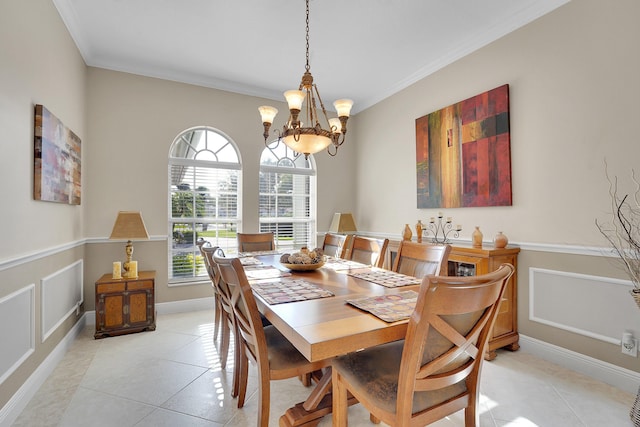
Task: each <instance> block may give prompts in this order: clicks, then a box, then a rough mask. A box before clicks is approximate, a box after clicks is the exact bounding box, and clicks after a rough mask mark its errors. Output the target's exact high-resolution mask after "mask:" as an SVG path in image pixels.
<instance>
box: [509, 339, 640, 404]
mask: <svg viewBox="0 0 640 427" xmlns="http://www.w3.org/2000/svg"><path fill="white" fill-rule="evenodd" d="M519 344H520V347H521V349H522V351H526V352H527V353H531V354H533V355H535V356H537V357H539V358H541V359H544V360H548V361H549V362H552V363H555V364H557V365H560V366H563V367H565V368H567V369H571V370H573V371H576V372H580V373H581V374H584V375H588V376H590V377H591V378H595V379H597V380H598V381H602V382H604V383H607V384H611V385H612V386H614V387H617V388H619V389H620V390H624V391H626V392H629V393H632V394H636V393H637V392H638V386H640V373H638V372H635V371H631V370H629V369H626V368H622V367H620V366H616V365H612V364H611V363H608V362H603V361H602V360H598V359H594V358H592V357H589V356H585V355H584V354H580V353H576V352H575V351H571V350H567V349H566V348H562V347H558V346H556V345H553V344H549V343H546V342H544V341H540V340H537V339H535V338H531V337H527V336H526V335H520V341H519Z"/></svg>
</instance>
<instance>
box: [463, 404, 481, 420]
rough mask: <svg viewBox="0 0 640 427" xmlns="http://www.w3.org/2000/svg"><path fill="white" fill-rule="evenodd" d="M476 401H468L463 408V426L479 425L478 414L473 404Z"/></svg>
mask: <svg viewBox="0 0 640 427" xmlns="http://www.w3.org/2000/svg"><path fill="white" fill-rule="evenodd" d="M475 403H476V402H473V399H472V401H471V402H470V403H469V406H467V407H466V408H465V409H464V426H465V427H478V426H479V425H480V416H479V414H478V410H477V409H478V408H477V406H476V404H475Z"/></svg>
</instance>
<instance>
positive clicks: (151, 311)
mask: <svg viewBox="0 0 640 427" xmlns="http://www.w3.org/2000/svg"><path fill="white" fill-rule="evenodd" d="M155 278H156V273H155V271H141V272H139V273H138V277H137V278H136V279H125V278H123V279H113V278H112V275H111V274H105V275H103V276H102V277H101V278H100V279H98V281H97V282H96V333H95V334H94V337H95V338H96V339H97V338H104V337H108V336H114V335H122V334H129V333H133V332H141V331H154V330H155V329H156V309H155V296H154V293H155Z"/></svg>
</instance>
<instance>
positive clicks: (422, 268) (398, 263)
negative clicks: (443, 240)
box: [392, 240, 451, 278]
mask: <svg viewBox="0 0 640 427" xmlns="http://www.w3.org/2000/svg"><path fill="white" fill-rule="evenodd" d="M450 252H451V246H450V245H431V244H424V243H415V242H409V241H404V240H403V241H402V242H400V247H399V248H398V253H397V255H396V259H395V261H394V263H393V268H392V270H393V271H396V272H398V273H402V274H407V275H409V276H414V277H418V278H423V277H425V276H427V275H429V274H435V275H439V274H445V272H446V271H447V267H446V266H447V262H448V259H449V253H450Z"/></svg>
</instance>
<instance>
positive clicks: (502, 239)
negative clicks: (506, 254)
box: [493, 231, 509, 249]
mask: <svg viewBox="0 0 640 427" xmlns="http://www.w3.org/2000/svg"><path fill="white" fill-rule="evenodd" d="M508 243H509V239H508V238H507V236H505V235H504V234H502V231H498V234H496V237H494V238H493V245H494V246H495V247H496V249H502V248H506V247H507V244H508Z"/></svg>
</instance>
